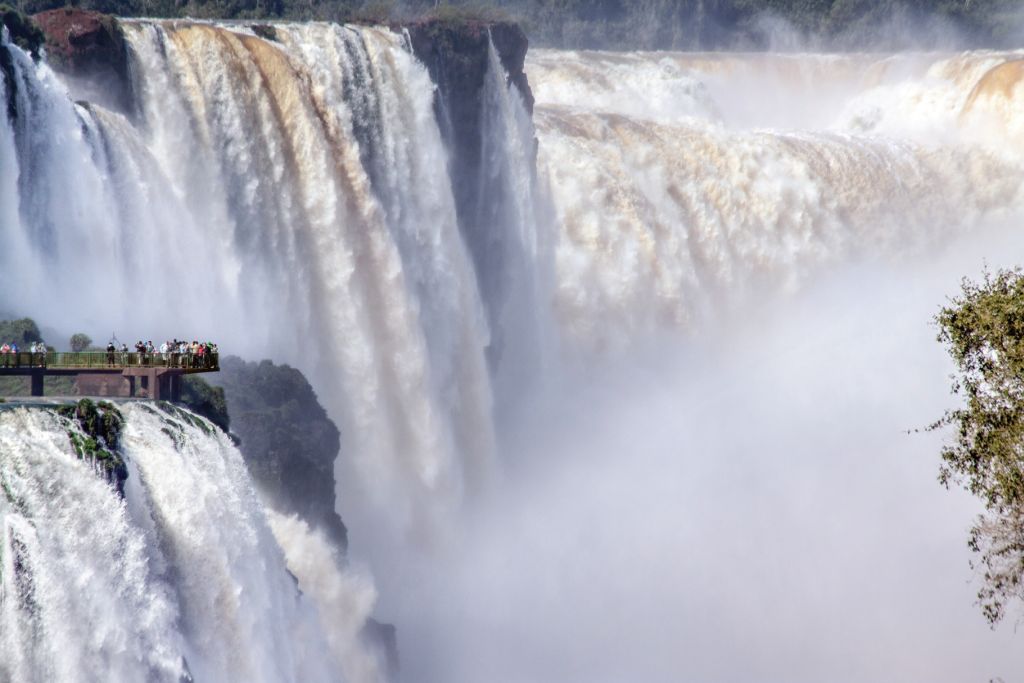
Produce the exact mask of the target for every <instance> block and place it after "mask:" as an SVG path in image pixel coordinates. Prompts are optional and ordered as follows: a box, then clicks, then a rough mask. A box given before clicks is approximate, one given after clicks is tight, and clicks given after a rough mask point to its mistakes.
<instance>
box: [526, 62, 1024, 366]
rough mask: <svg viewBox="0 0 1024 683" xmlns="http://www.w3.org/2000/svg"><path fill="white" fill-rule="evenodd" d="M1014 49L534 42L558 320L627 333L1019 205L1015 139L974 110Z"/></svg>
mask: <svg viewBox="0 0 1024 683" xmlns="http://www.w3.org/2000/svg"><path fill="white" fill-rule="evenodd" d="M1017 58H1018V55H1017V54H1016V53H1005V54H992V53H977V54H970V53H969V54H965V55H957V56H945V55H902V56H870V55H853V56H832V55H763V56H762V55H700V54H697V55H682V54H623V55H620V54H607V53H567V54H563V53H558V52H548V51H541V52H540V53H539V54H538V55H536V56H534V57H533V58H532V61H531V62H530V65H529V66H530V72H531V75H532V76H533V78H534V80H533V83H534V85H535V90H536V93H537V113H536V121H537V126H538V131H539V137H540V166H541V169H542V171H543V172H544V173H545V174H546V177H547V179H548V182H549V183H550V186H551V188H552V191H553V196H554V203H555V206H556V211H557V225H558V226H559V227H558V231H557V246H556V248H555V259H556V264H557V265H556V271H557V277H556V281H557V287H558V292H557V295H556V301H555V308H556V310H557V311H558V315H559V318H560V322H561V326H562V328H563V330H564V331H565V332H566V333H567V335H568V336H569V337H570V338H571V339H573V340H574V341H575V342H577V343H579V344H582V345H584V346H590V347H598V348H604V347H612V348H622V347H626V348H628V347H629V346H630V344H631V343H632V342H633V341H634V340H635V339H636V338H638V337H643V336H646V335H650V334H652V333H657V332H659V331H661V330H664V329H666V328H668V329H671V328H681V327H682V328H686V327H689V328H692V327H694V326H695V325H697V324H699V323H700V321H702V320H707V319H709V318H714V316H715V314H714V310H715V309H719V308H721V307H723V306H725V307H729V306H732V305H735V304H736V303H737V302H743V301H747V300H749V299H750V297H751V296H753V295H754V294H755V293H760V292H764V291H773V290H774V291H780V290H781V291H793V290H794V289H795V288H797V287H799V286H800V285H801V283H803V282H805V281H807V279H808V277H810V276H811V275H813V274H814V273H820V272H822V270H823V269H825V268H830V267H834V266H835V265H836V264H838V263H843V262H849V261H851V260H857V259H861V258H869V259H871V258H877V257H881V256H885V257H888V258H904V257H910V256H911V255H923V254H927V253H928V252H929V249H932V248H934V247H936V246H939V245H942V244H944V243H946V242H947V241H948V240H949V239H950V238H951V237H952V236H953V235H955V234H959V233H962V232H963V231H965V230H971V229H973V228H975V227H977V226H978V225H980V224H981V223H983V222H985V221H987V220H991V219H996V220H998V219H1001V218H1003V217H1005V216H1007V215H1009V214H1010V213H1012V212H1015V211H1016V210H1017V208H1018V205H1019V201H1020V187H1021V180H1022V179H1024V175H1022V168H1024V167H1022V165H1021V163H1020V156H1019V153H1018V151H1019V149H1020V148H1019V146H1018V145H1019V142H1018V139H1017V138H1011V139H1010V140H1008V141H1007V140H1005V139H1003V140H1000V141H998V142H997V144H995V145H993V144H988V143H991V142H992V138H991V137H989V138H988V139H987V140H983V139H981V135H980V134H979V131H978V130H977V127H976V126H975V125H971V122H970V120H969V116H970V115H971V112H972V111H974V110H975V109H978V108H980V106H981V105H980V104H979V102H984V103H986V106H988V108H989V109H992V108H993V107H994V106H995V105H991V104H988V102H989V100H988V99H983V98H984V96H983V95H979V94H978V93H977V92H976V91H977V90H978V89H981V90H982V91H983V92H985V88H988V89H989V90H995V89H996V88H997V86H994V85H986V84H987V82H988V81H990V80H991V79H992V76H991V75H990V74H991V73H992V72H993V71H999V69H1004V70H1005V67H1000V65H1003V64H1011V65H1012V64H1015V63H1016V61H1015V60H1016V59H1017ZM1012 85H1013V87H1015V85H1016V81H1012ZM687 93H688V94H687ZM1007 143H1009V144H1010V145H1011V147H1010V148H1009V149H1008V148H1007ZM1014 150H1018V151H1014ZM610 323H611V324H610Z"/></svg>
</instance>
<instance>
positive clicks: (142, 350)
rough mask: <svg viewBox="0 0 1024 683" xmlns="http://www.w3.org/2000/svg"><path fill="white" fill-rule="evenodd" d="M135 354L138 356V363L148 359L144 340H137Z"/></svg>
mask: <svg viewBox="0 0 1024 683" xmlns="http://www.w3.org/2000/svg"><path fill="white" fill-rule="evenodd" d="M135 355H136V356H138V364H139V365H142V362H143V361H144V360H146V345H145V344H143V343H142V340H141V339H140V340H139V341H137V342H135Z"/></svg>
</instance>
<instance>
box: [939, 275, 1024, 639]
mask: <svg viewBox="0 0 1024 683" xmlns="http://www.w3.org/2000/svg"><path fill="white" fill-rule="evenodd" d="M936 322H937V323H938V326H939V335H938V339H939V341H940V342H942V343H943V344H945V346H946V348H947V350H948V351H949V353H950V355H951V356H952V357H953V360H954V361H955V362H956V365H957V374H956V375H955V376H954V384H953V392H954V393H955V394H958V395H960V396H962V397H963V398H964V401H965V405H964V406H963V407H961V408H958V409H956V410H951V411H949V412H948V413H946V415H944V416H943V418H942V419H941V420H939V421H938V422H937V423H935V424H934V425H932V429H937V428H940V427H944V426H947V425H949V426H952V427H954V428H955V434H956V436H955V439H954V440H953V442H952V443H950V444H948V445H947V446H946V447H945V448H943V450H942V459H943V467H942V470H941V473H940V481H941V482H942V483H943V484H945V485H946V486H949V485H950V484H954V483H955V484H958V485H961V486H963V487H964V488H966V489H967V490H968V491H970V492H971V493H972V494H973V495H975V496H977V497H978V498H980V499H981V501H982V502H983V503H984V504H985V509H986V512H985V514H984V515H982V516H981V517H979V519H978V521H977V523H976V524H975V526H974V527H973V528H972V529H971V532H970V538H969V542H968V545H969V546H970V548H971V550H973V551H974V552H976V553H978V555H979V556H980V568H981V569H982V570H983V578H984V584H983V586H982V588H981V590H979V592H978V598H979V600H980V602H981V606H982V610H983V611H984V613H985V616H986V618H987V619H988V620H989V622H990V623H992V624H993V625H994V624H995V623H996V622H998V621H999V620H1001V619H1002V618H1003V616H1004V615H1005V613H1006V609H1007V606H1008V605H1010V604H1011V603H1013V602H1015V601H1019V600H1021V599H1024V273H1022V272H1021V271H1020V270H1012V271H999V272H998V273H996V274H994V275H993V274H991V273H986V274H985V276H984V278H983V279H982V281H981V282H980V283H976V282H972V281H969V280H964V282H963V284H962V291H961V293H960V296H958V297H957V298H955V299H953V300H952V301H951V302H950V304H949V305H948V306H946V307H945V308H943V309H942V311H941V312H940V313H939V315H938V317H937V318H936Z"/></svg>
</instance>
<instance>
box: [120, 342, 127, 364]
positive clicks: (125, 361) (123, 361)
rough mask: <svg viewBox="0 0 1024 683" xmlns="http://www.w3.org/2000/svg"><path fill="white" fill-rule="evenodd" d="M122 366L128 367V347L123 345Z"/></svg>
mask: <svg viewBox="0 0 1024 683" xmlns="http://www.w3.org/2000/svg"><path fill="white" fill-rule="evenodd" d="M121 365H124V366H125V367H127V366H128V345H127V344H124V343H122V344H121Z"/></svg>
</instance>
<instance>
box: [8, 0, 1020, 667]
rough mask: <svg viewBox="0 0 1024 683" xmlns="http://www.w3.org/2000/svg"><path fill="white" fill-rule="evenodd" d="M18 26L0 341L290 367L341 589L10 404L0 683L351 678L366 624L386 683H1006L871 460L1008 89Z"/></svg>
mask: <svg viewBox="0 0 1024 683" xmlns="http://www.w3.org/2000/svg"><path fill="white" fill-rule="evenodd" d="M52 12H54V13H56V14H51V15H50V16H51V17H52V24H49V23H48V20H46V19H45V17H44V18H42V19H40V24H41V25H42V26H43V27H44V28H47V27H48V26H49V28H47V30H48V31H49V33H50V35H51V38H50V40H51V46H50V47H49V48H48V49H47V50H48V51H47V56H46V58H45V59H42V58H35V57H33V56H32V55H31V54H30V52H29V51H27V49H23V48H22V47H19V46H17V45H15V44H14V42H13V41H12V40H11V39H10V37H9V36H8V34H6V33H5V36H4V38H3V44H2V46H0V66H2V67H3V68H2V71H0V73H2V74H3V81H2V88H0V98H3V99H4V100H5V101H6V103H7V106H6V112H7V116H6V118H4V119H2V120H0V240H2V242H3V245H4V248H3V249H2V250H0V292H2V298H0V310H10V311H11V312H12V313H17V312H19V311H21V312H24V313H29V312H31V313H33V314H35V315H39V316H40V317H43V316H45V318H46V319H48V320H59V321H61V322H60V324H61V325H63V326H65V327H67V328H68V329H74V330H79V329H85V330H107V329H111V330H117V331H120V330H132V329H146V330H151V331H152V334H154V335H161V334H167V335H174V334H175V333H176V332H177V331H178V330H179V329H180V328H181V327H182V326H186V327H188V328H190V329H194V330H197V331H201V332H197V334H199V333H201V334H204V335H209V336H210V337H212V338H215V339H217V341H218V343H219V344H220V345H221V347H222V348H224V349H229V350H230V351H231V352H232V353H237V354H239V355H241V356H243V357H246V358H253V359H255V358H263V357H272V358H273V359H274V360H275V362H279V363H288V364H289V365H292V366H294V367H295V368H298V369H299V370H301V371H302V373H303V374H304V375H305V376H306V377H307V378H308V379H309V380H310V383H311V384H312V386H313V388H314V389H315V391H316V394H317V396H318V397H319V400H320V402H321V403H322V404H323V405H324V407H325V409H326V411H327V414H328V415H329V416H330V418H331V419H332V420H333V421H334V422H335V423H336V424H337V426H338V431H339V432H340V437H339V438H340V456H339V459H338V461H337V463H336V465H335V472H334V474H335V478H336V492H337V503H336V506H337V511H338V512H340V514H341V517H342V519H343V520H344V522H345V526H346V527H347V528H348V541H349V548H350V550H349V559H350V560H351V565H349V564H347V562H348V561H339V560H338V559H337V558H332V556H331V555H332V552H337V549H336V548H335V549H332V548H331V545H330V543H329V542H327V540H326V539H325V538H324V537H321V536H317V534H316V533H314V532H312V531H310V529H309V527H308V526H304V522H303V521H302V520H298V519H294V518H289V517H288V516H287V515H281V514H280V513H279V512H275V511H273V510H269V511H264V510H263V509H262V508H261V506H260V505H259V503H258V500H257V498H256V494H255V493H254V491H253V489H252V485H251V483H250V482H249V481H248V479H247V475H246V474H245V472H244V468H243V467H242V465H241V460H240V457H239V455H238V454H237V451H236V450H234V446H233V445H231V444H230V442H229V441H227V440H226V437H225V436H224V435H223V434H221V433H220V432H218V431H216V430H212V429H211V430H204V429H203V428H202V427H201V425H199V424H197V423H195V422H194V421H193V420H192V419H191V418H187V417H185V416H184V415H185V414H184V413H182V414H179V413H175V414H171V415H160V414H159V413H158V412H153V411H152V410H149V409H147V408H146V407H145V406H144V405H131V406H128V407H126V408H124V412H125V414H126V445H125V451H126V453H125V454H126V462H128V463H129V477H128V479H127V488H126V491H125V498H124V504H123V505H120V504H119V502H118V498H117V497H116V496H115V495H112V494H111V493H110V491H108V490H106V489H103V486H105V484H104V483H103V482H102V481H100V480H99V479H95V478H90V473H89V472H88V471H87V468H86V467H84V466H83V465H82V464H81V463H80V462H79V461H76V460H73V459H72V456H71V454H69V452H68V447H67V444H66V443H64V442H65V441H66V434H65V433H64V431H63V428H62V427H61V426H60V424H58V423H57V422H55V420H56V419H57V418H55V417H53V416H52V415H51V414H50V413H49V412H47V411H46V410H44V409H33V410H25V409H11V408H9V407H8V408H5V409H4V410H3V411H0V477H2V479H3V481H5V482H10V485H11V486H14V485H15V484H16V485H17V489H16V492H17V495H16V496H14V497H13V498H10V497H9V498H8V499H7V500H8V503H5V504H4V505H5V506H6V507H5V508H3V511H2V513H0V514H3V533H4V536H3V543H2V544H0V548H3V552H2V553H0V554H2V557H3V558H4V559H3V562H4V563H5V564H4V567H5V569H7V571H5V572H4V577H5V578H4V583H3V585H4V593H2V594H0V595H2V596H4V597H3V598H0V600H2V603H0V604H2V607H0V611H2V613H3V617H2V619H3V620H2V621H0V623H2V624H4V629H5V630H4V631H3V632H2V633H0V642H3V643H4V646H3V647H4V654H5V655H8V653H13V652H18V653H22V654H21V655H19V657H18V658H11V657H7V656H5V657H4V660H3V662H4V663H3V664H0V680H8V679H9V680H76V679H75V676H76V675H77V674H76V672H75V669H74V666H73V663H74V662H75V661H81V662H83V667H84V668H83V669H82V671H84V672H85V673H84V674H82V675H85V676H86V677H92V676H93V673H92V672H100V671H103V670H104V668H105V670H107V671H110V672H113V673H112V674H111V675H112V676H113V679H114V680H140V679H145V680H172V681H178V680H186V679H187V678H188V677H191V678H194V680H196V681H207V680H267V681H272V680H273V681H277V680H282V681H284V680H336V679H337V677H338V676H339V674H338V673H337V672H338V671H341V672H342V674H341V675H343V676H344V677H345V678H346V679H350V680H355V681H374V680H380V677H381V676H382V673H381V670H380V665H379V661H377V660H375V657H374V654H373V653H372V652H368V651H365V650H364V648H363V644H362V643H361V642H360V640H359V638H358V636H357V634H358V633H359V631H360V629H361V628H362V625H363V623H365V622H366V620H367V619H368V618H369V617H370V614H371V611H373V613H374V614H376V615H377V616H379V617H381V618H383V619H384V620H386V621H393V622H394V623H395V624H396V625H397V626H398V633H399V641H400V649H401V652H402V658H403V677H405V678H407V679H408V680H417V681H481V680H497V681H520V680H529V681H564V680H587V681H622V680H643V681H661V680H664V681H669V680H680V679H684V680H716V681H717V680H723V681H724V680H787V681H801V680H807V681H815V680H851V681H853V680H856V681H868V680H870V681H880V680H907V679H910V680H933V681H945V680H949V681H954V680H956V681H959V680H964V679H965V678H969V677H978V676H988V677H989V678H995V677H998V676H1002V677H1004V678H1006V679H1008V680H1009V679H1012V678H1013V677H1014V676H1015V675H1019V674H1020V673H1021V671H1022V669H1021V662H1020V660H1019V658H1017V657H1014V652H1013V647H1014V645H1015V643H1016V640H1017V639H1016V638H1015V636H1014V634H1012V633H1009V632H1008V630H1006V629H1004V630H999V631H996V632H989V631H988V630H987V629H986V627H985V624H984V622H983V620H982V619H981V618H980V617H979V616H978V615H977V614H976V613H975V611H974V610H973V606H972V604H971V601H972V596H973V590H972V589H971V586H970V581H971V574H970V571H969V569H968V567H967V554H966V550H965V549H964V548H963V544H962V538H961V536H962V529H963V528H964V527H965V526H966V525H967V524H968V523H969V519H970V517H971V515H972V514H973V513H974V512H975V511H976V510H975V507H974V506H973V504H972V503H971V501H969V500H967V499H965V498H962V497H957V496H954V495H952V494H947V493H944V492H943V491H941V490H940V489H938V488H937V487H936V485H935V484H934V476H935V475H934V472H935V469H936V468H937V465H936V464H935V463H934V462H933V460H931V459H930V457H931V455H933V454H934V453H935V452H936V450H937V449H936V447H935V443H936V439H938V438H939V435H924V436H922V435H916V436H908V435H906V433H905V432H906V431H907V430H913V429H914V428H917V427H920V426H923V425H925V424H927V423H929V422H930V421H931V420H932V419H933V418H934V416H935V415H936V414H937V413H938V412H940V411H941V409H942V407H943V405H944V404H945V402H946V401H945V397H944V387H943V386H942V380H943V379H944V376H945V374H947V373H948V368H947V366H946V364H945V361H944V360H943V359H942V357H941V350H939V349H937V348H935V349H933V348H932V347H931V341H930V339H931V337H933V336H934V332H933V331H931V330H930V329H929V327H928V321H929V319H930V317H931V316H932V315H934V312H935V308H936V307H937V306H938V305H939V303H941V301H942V300H943V297H944V296H947V295H948V294H949V293H950V292H951V291H952V290H953V289H955V287H956V283H957V280H958V279H959V277H960V276H961V275H963V274H965V273H973V272H977V271H978V270H979V269H980V268H981V265H982V263H983V261H985V260H987V261H988V262H989V263H993V264H994V265H1009V264H1012V263H1013V262H1014V261H1015V259H1016V258H1017V255H1018V254H1019V253H1020V248H1021V246H1022V243H1021V236H1020V235H1019V234H1017V233H1018V232H1019V231H1017V230H1015V228H1016V227H1017V226H1018V225H1019V219H1020V217H1021V209H1022V204H1021V199H1022V195H1021V188H1022V181H1024V160H1022V158H1021V151H1022V148H1021V143H1022V138H1021V137H1020V135H1021V127H1020V123H1019V120H1018V119H1019V116H1018V114H1017V113H1016V109H1017V108H1018V105H1019V102H1018V98H1019V97H1021V96H1022V94H1024V91H1021V90H1020V88H1019V81H1020V75H1021V73H1022V72H1021V71H1020V69H1019V65H1020V63H1021V62H1020V59H1021V54H1020V53H1019V52H1015V51H1005V52H995V51H974V52H962V53H905V54H867V53H865V54H861V53H848V54H818V53H763V54H739V53H670V52H664V53H643V52H629V53H612V52H588V51H562V50H531V51H530V52H529V53H527V51H526V39H525V36H524V35H523V34H522V32H521V31H519V30H518V29H517V28H515V27H514V26H510V25H503V24H497V25H494V26H488V25H486V24H483V23H473V22H469V23H466V24H465V25H461V26H459V27H458V28H457V29H455V28H452V27H451V26H447V25H444V24H437V23H433V24H431V23H429V22H427V23H422V24H415V25H408V26H404V27H403V26H396V27H387V26H363V25H344V26H343V25H338V24H330V23H316V22H310V23H291V22H264V21H259V22H247V21H239V22H203V21H193V20H148V19H118V20H113V19H103V20H102V21H101V20H100V19H98V18H96V17H94V16H92V17H91V18H90V16H85V17H80V16H79V15H77V14H75V13H73V12H72V13H67V12H66V11H65V10H53V11H52ZM75 17H79V19H75ZM75 21H81V22H82V26H85V29H82V31H83V34H85V35H91V36H93V39H89V40H87V41H86V40H85V39H84V38H83V40H82V41H79V42H78V45H79V46H82V45H86V47H85V48H81V49H80V50H78V51H76V50H68V51H65V52H63V53H61V52H60V50H59V49H58V48H59V47H60V45H59V39H60V37H61V36H72V35H78V34H75V33H74V31H75V30H77V29H74V27H73V26H72V25H73V24H74V22H75ZM61 22H64V23H63V24H62V23H61ZM90 22H91V23H90ZM86 24H88V25H87V26H86ZM54 26H64V29H61V30H55V29H54V28H53V27H54ZM62 31H63V32H62ZM54 35H56V38H54V37H53V36H54ZM104 35H105V36H107V37H106V38H104V37H102V36H104ZM55 41H56V42H55ZM70 42H72V43H73V42H74V41H70ZM122 59H123V61H118V60H122ZM51 60H53V67H54V68H51V66H50V63H49V62H50V61H51ZM58 60H62V61H60V63H59V64H58ZM76 60H79V61H76ZM57 67H59V69H58V70H55V69H56V68H57ZM893 368H896V369H895V370H893ZM196 419H199V418H196ZM162 421H169V422H171V423H174V424H175V425H177V426H176V427H168V425H166V424H164V423H163V422H162ZM200 422H201V420H200ZM165 429H170V430H171V432H172V434H171V435H168V434H166V433H165V432H164V431H163V430H165ZM177 433H181V434H184V436H183V437H180V436H173V434H177ZM44 473H46V474H44ZM933 489H934V490H933ZM58 491H67V492H68V493H67V495H68V496H71V499H72V500H73V501H74V504H75V505H76V506H77V507H74V508H73V509H74V510H75V511H76V512H74V513H73V516H74V519H69V516H70V515H72V513H69V512H65V511H64V510H62V509H61V508H60V506H59V505H58V504H57V503H56V502H55V501H56V498H55V496H56V495H57V493H56V492H58ZM15 500H17V501H21V502H22V504H21V506H20V507H18V506H15V507H14V508H12V507H11V505H13V504H14V503H13V501H15ZM198 503H201V505H200V504H198ZM83 520H84V521H83ZM75 525H78V526H75ZM82 525H84V526H86V527H88V528H87V529H82V528H81V526H82ZM55 529H64V530H65V531H66V533H65V532H61V533H64V535H61V534H59V533H57V532H56V531H45V530H55ZM338 533H339V534H340V533H341V532H338ZM40 534H42V535H40ZM90 534H94V535H90ZM97 537H98V538H97ZM275 537H276V540H275ZM79 538H88V539H93V542H89V543H82V542H79V541H77V540H76V539H79ZM100 541H103V543H100ZM33 543H36V544H37V545H32V544H33ZM105 543H106V544H108V545H104V544H105ZM24 548H29V550H30V551H31V553H28V551H25V550H23V549H24ZM26 553H28V554H26ZM104 553H109V554H112V555H113V556H116V557H117V558H119V562H120V563H121V564H118V565H105V564H104V557H107V555H104ZM21 557H28V558H30V560H31V561H30V560H21V559H18V558H21ZM16 562H17V563H20V564H21V565H22V568H21V569H17V570H16V569H15V568H14V563H16ZM74 563H78V565H80V566H86V567H90V568H94V569H92V570H90V572H88V573H87V576H88V578H89V580H90V581H93V583H92V584H90V585H89V586H88V587H87V588H88V591H86V592H88V593H90V594H95V595H115V596H116V600H112V602H111V604H102V605H101V604H94V603H93V602H91V601H82V602H80V603H79V602H76V601H68V600H65V599H63V598H61V594H60V590H58V589H57V588H54V586H60V585H61V583H62V582H64V581H70V580H72V579H71V578H69V577H73V576H74V572H72V570H71V569H70V568H69V567H70V566H71V565H73V564H74ZM24 567H31V569H30V570H26V569H25V568H24ZM286 567H287V568H289V569H291V571H292V573H293V574H294V575H295V580H296V581H297V582H298V590H297V589H296V585H295V582H294V581H293V580H292V579H291V578H290V577H289V576H288V573H287V571H286ZM339 567H340V569H339ZM361 567H366V569H361ZM206 571H210V572H217V574H216V577H214V579H211V578H210V577H209V576H207V575H206V574H204V573H203V572H206ZM62 572H63V573H62ZM193 572H195V573H193ZM371 574H372V577H373V579H372V581H371V579H370V578H369V576H370V575H371ZM26 575H27V576H32V577H38V579H37V580H38V586H39V587H38V588H37V589H33V590H34V591H35V594H37V595H38V596H39V601H40V602H39V606H38V608H35V607H33V608H29V607H25V606H24V603H23V601H22V602H18V600H22V598H16V597H7V596H20V595H24V594H25V591H24V590H23V589H22V588H19V587H18V586H17V585H14V584H17V582H18V581H20V580H21V579H17V577H18V576H26ZM126 575H127V576H130V577H131V581H120V580H119V578H118V577H120V576H126ZM33 580H36V579H33ZM11 582H14V584H12V583H11ZM83 590H84V589H83ZM218 591H220V592H218ZM378 594H379V595H378ZM239 595H245V596H255V598H254V602H250V601H249V600H239V599H238V596H239ZM62 600H63V602H62ZM374 600H377V602H376V607H374ZM71 609H74V610H81V611H80V612H76V614H77V615H78V617H77V619H76V620H75V621H76V622H81V623H88V624H92V625H94V626H95V625H97V624H100V625H102V626H103V628H101V629H98V631H97V632H93V633H84V632H74V633H70V632H64V631H60V632H57V631H51V630H48V629H45V628H42V627H40V626H38V624H34V622H32V619H35V618H36V616H37V615H40V616H39V618H45V619H54V620H57V617H55V616H52V615H59V614H62V613H64V612H66V611H67V610H71ZM259 610H264V611H262V612H261V611H259ZM267 613H269V614H271V615H273V616H272V618H270V619H267V618H265V617H264V616H261V615H264V614H267ZM225 615H229V616H230V617H231V618H230V619H229V618H228V617H227V616H225ZM29 617H31V618H29ZM215 617H216V618H215ZM218 618H219V619H221V620H222V621H224V622H225V623H224V624H220V623H215V622H217V620H218ZM325 618H326V619H327V623H324V619H325ZM318 619H319V620H318ZM54 623H56V621H55V622H54ZM111 624H116V625H117V628H115V627H114V626H111ZM129 625H130V626H129ZM33 629H36V630H33ZM51 638H53V639H54V640H51ZM894 643H898V645H894ZM952 644H957V646H958V647H952ZM65 645H66V647H67V648H68V649H67V650H66V651H65V652H63V653H62V654H59V655H55V654H54V653H55V652H58V653H59V652H60V650H61V648H62V647H65ZM4 667H6V668H4ZM90 667H91V668H90ZM95 675H96V678H94V679H95V680H100V678H99V676H100V674H99V673H96V674H95ZM108 680H110V678H108Z"/></svg>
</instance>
